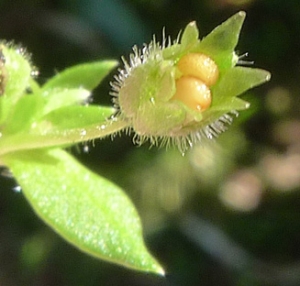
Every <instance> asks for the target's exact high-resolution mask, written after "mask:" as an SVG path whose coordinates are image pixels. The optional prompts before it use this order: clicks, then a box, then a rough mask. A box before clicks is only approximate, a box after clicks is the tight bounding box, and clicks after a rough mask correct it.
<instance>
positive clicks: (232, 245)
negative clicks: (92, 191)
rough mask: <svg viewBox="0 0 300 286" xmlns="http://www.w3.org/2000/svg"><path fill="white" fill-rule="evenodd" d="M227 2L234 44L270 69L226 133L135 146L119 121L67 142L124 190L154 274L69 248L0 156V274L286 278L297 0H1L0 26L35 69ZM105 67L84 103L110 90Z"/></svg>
mask: <svg viewBox="0 0 300 286" xmlns="http://www.w3.org/2000/svg"><path fill="white" fill-rule="evenodd" d="M239 10H245V11H246V12H247V18H246V22H245V24H244V27H243V30H242V34H241V39H240V42H239V45H238V47H237V52H238V54H239V55H242V54H244V53H246V52H247V53H248V57H247V58H245V59H244V60H246V61H254V66H255V67H260V68H264V69H266V70H269V71H270V72H271V73H272V80H271V82H270V83H268V84H266V85H264V86H262V87H259V88H256V89H254V90H252V91H250V92H248V93H247V94H245V95H243V98H245V99H247V100H248V101H249V102H251V108H250V109H249V110H248V111H245V112H242V113H241V114H240V116H239V117H238V118H237V119H236V120H235V121H234V124H233V125H232V126H231V127H230V128H229V130H228V131H227V132H226V133H224V134H223V135H221V136H220V137H219V138H218V139H217V140H216V141H210V142H208V143H204V144H202V145H200V146H195V148H193V149H192V150H190V151H189V152H187V153H186V154H185V156H181V154H180V153H179V152H178V151H177V150H173V149H169V150H167V151H166V150H164V149H157V148H151V149H149V146H147V145H146V146H142V147H139V148H137V147H136V146H133V144H132V141H131V140H132V138H131V137H130V136H126V135H122V137H120V136H117V137H116V138H114V140H113V141H112V142H111V140H110V139H109V138H107V139H105V140H102V141H96V142H94V144H90V145H89V147H90V148H89V152H86V149H87V148H84V146H79V148H74V149H72V150H71V152H72V153H73V154H74V155H75V156H77V157H78V159H79V160H80V161H82V162H83V163H84V164H85V165H87V166H88V167H89V168H91V169H92V170H94V171H95V172H98V173H99V174H101V175H103V176H105V177H107V178H109V179H111V180H113V181H114V182H115V183H117V184H118V185H120V186H121V187H123V188H124V189H125V190H126V192H127V193H128V195H129V196H130V197H131V198H132V200H133V202H134V204H135V205H136V207H137V209H138V212H139V213H140V215H141V218H142V221H143V224H144V234H145V240H146V242H147V245H148V247H149V249H150V250H151V252H152V253H153V254H154V255H155V256H156V257H157V259H158V260H159V261H160V262H161V263H162V265H164V266H165V269H166V271H167V276H166V277H165V278H162V277H157V276H155V275H150V274H145V273H139V272H135V271H131V270H128V269H123V268H121V267H119V266H116V265H113V264H108V263H106V262H103V261H99V260H96V259H94V258H91V257H89V256H87V255H85V254H83V253H81V252H79V251H78V250H77V249H75V248H74V247H72V246H70V245H69V244H67V243H66V242H64V241H63V240H62V239H61V238H60V237H58V236H57V235H56V234H55V233H54V232H53V231H52V230H51V229H50V228H48V227H47V226H46V225H45V224H44V223H43V222H41V221H40V219H39V218H38V217H37V216H36V215H35V214H34V213H33V211H32V210H31V208H30V207H29V205H28V204H27V202H26V200H25V198H24V197H23V195H22V192H20V191H19V190H18V187H17V183H16V182H15V181H14V180H13V178H10V177H8V176H7V175H6V172H5V170H3V172H2V173H1V174H2V175H1V176H0V285H1V286H15V285H22V286H27V285H31V286H52V285H53V286H54V285H55V286H63V285H64V286H65V285H66V286H68V285H74V286H77V285H78V286H80V285H83V286H96V285H113V286H114V285H133V286H138V285H142V286H143V285H145V286H152V285H158V286H160V285H161V286H162V285H163V286H165V285H166V286H181V285H182V286H194V285H201V286H215V285H222V286H227V285H228V286H231V285H236V286H250V285H251V286H252V285H257V286H265V285H267V286H268V285H282V286H294V285H295V286H297V285H300V119H299V110H300V100H299V98H300V97H299V96H300V53H299V50H300V1H298V0H285V1H284V0H178V1H175V0H173V1H172V0H98V1H97V0H60V1H58V0H56V1H55V0H52V1H50V0H44V1H42V0H31V1H30V0H23V1H21V0H20V1H17V0H16V1H8V0H7V1H5V0H1V1H0V38H2V39H6V40H13V41H14V42H15V43H22V45H23V46H25V47H26V48H27V49H28V51H29V52H30V53H32V62H33V63H34V64H35V65H36V66H37V67H38V68H39V70H40V77H39V81H40V82H41V83H44V82H46V81H47V79H48V78H50V77H51V76H52V75H53V74H54V73H55V72H57V71H60V70H62V69H64V68H65V67H67V66H70V65H73V64H76V63H80V62H85V61H93V60H99V59H104V58H110V59H111V58H113V59H120V57H121V56H122V55H125V56H126V55H128V54H129V53H130V51H131V47H132V46H133V45H135V44H137V45H139V46H142V45H143V43H148V42H149V41H150V40H151V38H152V35H153V34H156V35H157V37H158V38H160V35H161V34H162V33H161V31H162V28H163V27H165V29H166V34H168V35H171V36H172V37H173V38H175V37H176V36H177V34H178V32H179V30H181V29H183V28H184V26H185V25H186V24H187V23H188V22H190V21H192V20H195V21H197V24H198V27H199V29H200V33H201V35H202V36H205V35H206V34H207V33H209V32H210V31H211V30H212V29H213V28H214V27H216V26H217V25H218V24H220V23H221V22H223V21H224V20H226V19H227V18H228V17H230V16H231V15H233V14H234V13H235V12H237V11H239ZM112 79H113V74H111V75H110V77H109V78H108V79H107V80H106V81H105V82H104V83H103V84H102V85H101V87H99V88H98V89H97V90H96V91H95V92H94V97H93V98H94V102H95V103H101V104H107V105H110V104H111V103H110V96H109V81H111V80H112ZM84 150H85V151H84ZM33 179H34V178H33ZM83 191H84V190H83Z"/></svg>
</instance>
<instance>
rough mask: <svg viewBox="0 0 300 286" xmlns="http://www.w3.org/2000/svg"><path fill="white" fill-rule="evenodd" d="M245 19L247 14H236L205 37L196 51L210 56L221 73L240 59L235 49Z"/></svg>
mask: <svg viewBox="0 0 300 286" xmlns="http://www.w3.org/2000/svg"><path fill="white" fill-rule="evenodd" d="M245 17H246V13H245V12H243V11H241V12H239V13H236V14H235V15H233V16H232V17H230V18H229V19H228V20H227V21H225V22H224V23H222V24H221V25H219V26H218V27H216V28H215V29H214V30H213V31H212V32H211V33H209V34H208V35H207V36H206V37H204V38H203V39H202V40H201V41H200V43H199V45H198V46H197V49H196V50H197V51H198V52H202V53H204V54H206V55H208V56H210V57H211V58H212V59H213V60H214V61H215V62H216V63H217V65H218V68H219V70H220V71H221V72H222V71H223V70H227V69H229V68H232V67H233V66H235V64H236V63H237V60H238V57H237V56H236V54H235V53H234V49H235V47H236V45H237V43H238V40H239V35H240V31H241V28H242V25H243V22H244V20H245Z"/></svg>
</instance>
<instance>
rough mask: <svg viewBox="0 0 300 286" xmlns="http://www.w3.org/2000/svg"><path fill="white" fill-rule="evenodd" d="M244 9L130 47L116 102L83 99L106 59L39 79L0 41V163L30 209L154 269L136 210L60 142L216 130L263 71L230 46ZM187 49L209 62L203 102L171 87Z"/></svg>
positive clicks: (104, 254) (81, 242)
mask: <svg viewBox="0 0 300 286" xmlns="http://www.w3.org/2000/svg"><path fill="white" fill-rule="evenodd" d="M244 18H245V13H244V12H240V13H238V14H236V15H234V16H233V17H232V18H230V19H229V20H227V21H226V22H225V23H223V24H222V25H220V26H219V27H217V28H216V29H215V30H214V31H213V32H212V33H211V34H209V35H208V36H207V37H205V38H204V39H203V40H201V41H200V40H199V39H198V30H197V27H196V25H195V23H191V24H189V25H187V27H186V28H185V30H184V32H183V33H182V36H181V39H180V41H179V40H178V41H176V42H175V43H173V44H172V43H171V42H170V41H169V40H166V39H165V38H164V40H163V43H162V44H159V43H157V42H156V41H155V40H154V41H153V42H152V43H150V45H149V46H145V47H144V48H143V49H142V51H140V50H138V49H137V48H134V53H133V54H132V55H131V57H130V60H129V62H127V61H125V60H124V63H125V68H124V70H120V71H119V75H117V76H116V77H115V79H116V80H115V82H114V83H113V84H112V86H113V91H112V94H113V96H114V102H115V104H116V108H117V109H115V108H111V107H104V106H96V105H90V104H89V97H90V95H91V91H92V90H93V89H94V88H95V87H96V86H97V85H98V84H99V83H100V82H101V81H102V79H103V78H104V77H105V76H106V75H107V74H108V73H109V72H110V71H111V69H113V68H114V67H115V66H116V62H115V61H99V62H94V63H86V64H80V65H77V66H74V67H71V68H68V69H66V70H64V71H62V72H60V73H58V74H56V75H55V76H54V77H53V78H51V79H49V81H48V82H47V83H46V84H45V85H44V86H39V84H38V83H37V82H36V81H35V79H34V78H33V77H32V76H36V75H37V72H36V70H35V69H34V68H32V66H31V63H30V61H29V57H28V55H27V54H26V52H25V51H24V49H22V48H19V47H14V46H13V45H10V44H7V43H5V42H3V43H0V165H1V166H6V167H7V168H8V169H10V171H11V172H12V174H13V175H14V176H15V178H16V180H17V181H18V183H19V184H20V187H21V189H22V191H23V193H24V195H25V197H26V198H27V200H28V201H29V202H30V204H31V205H32V207H33V209H34V210H35V212H36V213H37V214H38V215H39V216H40V217H41V218H42V219H43V220H44V221H45V222H46V223H47V224H49V225H50V226H51V227H52V228H53V229H54V230H55V231H56V232H57V233H59V234H60V235H61V236H62V237H64V238H65V239H66V240H68V241H69V242H71V243H72V244H74V245H75V246H77V247H78V248H79V249H81V250H83V251H85V252H87V253H89V254H91V255H93V256H96V257H99V258H102V259H105V260H108V261H112V262H115V263H118V264H121V265H124V266H127V267H130V268H133V269H138V270H142V271H150V272H155V273H160V274H163V273H164V272H163V270H162V268H161V266H160V265H159V264H158V263H157V261H156V260H155V259H154V258H153V257H152V256H151V255H150V254H149V253H148V251H147V249H146V247H145V245H144V242H143V237H142V229H141V223H140V220H139V216H138V214H137V212H136V211H135V209H134V206H133V205H132V203H131V202H130V200H129V199H128V198H127V196H126V195H125V194H124V192H123V191H122V190H121V189H120V188H118V187H117V186H116V185H114V184H113V183H111V182H109V181H108V180H106V179H104V178H101V177H100V176H99V175H96V174H94V173H92V172H90V171H89V170H87V169H86V168H85V167H83V166H82V165H81V164H80V163H78V162H77V161H76V160H75V159H74V158H73V157H72V156H71V155H69V154H68V153H67V152H66V151H64V150H63V149H62V148H63V147H66V146H71V145H74V144H75V143H78V142H86V141H89V140H93V139H96V138H102V137H104V136H107V135H110V134H114V133H115V132H118V131H120V130H123V129H125V130H126V129H127V130H133V131H134V132H135V133H136V136H135V141H137V142H138V143H141V142H143V141H144V140H147V139H150V141H151V143H152V144H156V143H160V144H168V143H170V142H171V143H172V142H173V143H175V144H177V145H178V146H179V148H180V149H181V150H183V151H184V150H185V149H186V148H187V147H188V146H191V145H192V144H193V143H194V142H197V141H199V140H200V139H201V138H202V136H203V135H205V136H206V137H208V138H211V137H212V136H214V135H217V134H218V133H220V132H222V131H224V130H225V127H226V124H228V123H230V122H231V120H232V119H231V116H230V114H232V113H236V111H237V110H242V109H245V108H247V107H248V106H249V104H248V103H247V102H245V101H243V100H241V99H239V98H237V96H238V95H240V94H241V93H243V92H244V91H246V90H247V89H249V88H252V87H254V86H256V85H258V84H261V83H263V82H265V81H267V80H269V78H270V75H269V73H268V72H266V71H263V70H259V69H252V68H245V67H240V66H236V64H237V63H238V56H237V55H236V54H235V52H234V49H235V46H236V44H237V41H238V36H239V32H240V29H241V26H242V23H243V20H244ZM190 54H197V55H198V54H201V55H202V54H203V55H205V56H208V57H209V59H210V60H211V61H212V62H213V63H214V65H215V66H217V69H218V71H217V75H218V77H217V78H216V81H210V84H209V87H207V91H208V94H209V95H210V93H211V95H212V101H210V100H209V101H208V102H209V104H208V108H206V109H204V108H203V109H201V106H200V105H199V106H200V108H198V106H197V109H192V108H191V107H190V103H193V102H192V100H190V101H189V96H191V95H190V94H188V93H187V94H186V97H185V95H184V98H182V94H181V95H180V96H178V97H174V95H177V92H178V90H179V88H178V81H179V80H180V79H181V78H182V77H188V78H189V79H190V77H191V76H190V75H185V72H184V71H183V70H182V69H181V70H180V69H179V63H182V61H181V59H182V58H183V57H184V56H186V55H190ZM180 61H181V62H180ZM184 65H187V68H188V69H189V66H188V64H183V66H184ZM191 78H192V80H194V78H193V76H192V77H191ZM199 80H200V79H198V78H197V81H199ZM200 83H201V81H200ZM205 84H206V83H203V85H205ZM203 85H202V86H203ZM204 87H205V86H204ZM174 98H175V99H174ZM186 99H188V100H186ZM193 100H194V99H193ZM196 100H197V98H196Z"/></svg>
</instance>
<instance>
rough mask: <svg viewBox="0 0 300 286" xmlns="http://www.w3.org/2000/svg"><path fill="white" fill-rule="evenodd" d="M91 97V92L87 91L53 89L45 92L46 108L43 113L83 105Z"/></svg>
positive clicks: (43, 94)
mask: <svg viewBox="0 0 300 286" xmlns="http://www.w3.org/2000/svg"><path fill="white" fill-rule="evenodd" d="M89 96H90V92H89V91H88V90H87V89H83V88H82V89H79V88H70V89H60V88H53V89H51V90H47V91H44V92H43V93H42V97H43V99H44V106H43V107H42V110H41V113H42V114H47V113H49V112H51V111H53V110H55V109H58V108H61V107H65V106H70V105H74V104H82V103H84V102H85V101H87V99H88V98H89Z"/></svg>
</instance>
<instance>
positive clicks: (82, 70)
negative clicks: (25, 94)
mask: <svg viewBox="0 0 300 286" xmlns="http://www.w3.org/2000/svg"><path fill="white" fill-rule="evenodd" d="M116 65H117V62H116V61H99V62H93V63H86V64H79V65H76V66H73V67H70V68H67V69H65V70H64V71H62V72H60V73H58V74H57V75H55V76H54V77H52V78H51V79H50V80H49V81H48V82H47V83H46V84H45V85H44V86H43V87H42V89H43V91H45V90H48V89H52V88H84V89H87V90H90V91H91V90H93V89H94V88H95V87H97V86H98V85H99V83H100V82H101V81H102V79H103V78H104V77H105V76H106V75H107V74H108V73H109V72H110V71H111V70H112V69H113V68H115V67H116Z"/></svg>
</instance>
